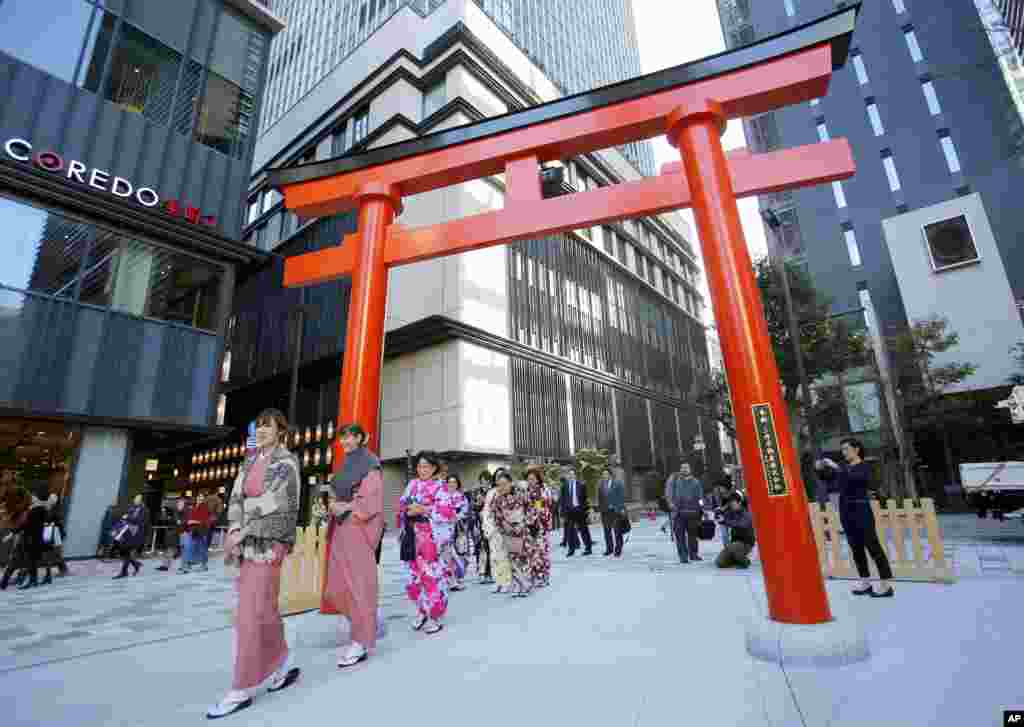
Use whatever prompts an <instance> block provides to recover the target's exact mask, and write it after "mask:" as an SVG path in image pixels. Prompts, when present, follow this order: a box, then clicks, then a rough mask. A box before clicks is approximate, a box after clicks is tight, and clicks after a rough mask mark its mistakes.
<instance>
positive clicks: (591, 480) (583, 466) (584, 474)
mask: <svg viewBox="0 0 1024 727" xmlns="http://www.w3.org/2000/svg"><path fill="white" fill-rule="evenodd" d="M610 462H611V454H610V453H609V452H608V450H607V449H587V448H584V449H578V450H576V475H577V477H579V479H580V480H581V481H582V482H584V483H585V484H586V486H587V492H588V493H589V495H590V497H591V499H592V501H593V498H595V497H597V483H598V481H599V480H600V479H601V472H603V471H604V470H605V468H607V467H608V466H609V463H610Z"/></svg>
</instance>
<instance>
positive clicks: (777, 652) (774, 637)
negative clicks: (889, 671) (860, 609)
mask: <svg viewBox="0 0 1024 727" xmlns="http://www.w3.org/2000/svg"><path fill="white" fill-rule="evenodd" d="M853 598H854V596H850V597H849V598H842V597H840V598H835V597H833V598H832V599H831V603H830V606H831V609H832V615H833V620H832V621H830V622H828V623H824V624H810V625H804V624H785V623H779V622H778V621H772V620H770V619H768V618H767V617H765V616H763V615H759V616H758V617H755V618H753V619H751V620H750V621H749V622H748V623H747V624H746V643H747V653H748V654H750V655H751V656H753V657H754V658H755V659H760V660H761V661H767V662H771V663H774V664H779V665H780V666H802V667H808V666H809V667H840V666H847V665H848V664H856V663H857V662H861V661H867V660H868V659H870V658H871V647H870V644H869V642H868V638H867V633H866V632H865V630H864V627H863V624H862V623H861V620H860V619H859V618H858V616H857V613H856V609H855V608H853V607H852V606H853V604H851V603H850V600H851V599H853Z"/></svg>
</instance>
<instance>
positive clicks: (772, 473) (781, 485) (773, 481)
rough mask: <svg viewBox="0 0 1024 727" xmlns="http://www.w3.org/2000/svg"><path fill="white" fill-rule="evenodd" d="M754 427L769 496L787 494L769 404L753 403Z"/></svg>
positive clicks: (787, 489) (787, 483) (787, 487)
mask: <svg viewBox="0 0 1024 727" xmlns="http://www.w3.org/2000/svg"><path fill="white" fill-rule="evenodd" d="M751 409H752V410H753V412H754V428H755V430H756V431H757V448H758V450H759V451H760V452H761V465H762V466H763V467H764V479H765V482H767V483H768V496H769V497H783V496H785V495H788V494H789V482H787V481H786V473H785V471H784V470H783V469H782V460H781V459H780V458H779V437H778V435H777V434H776V433H775V417H774V416H773V415H772V407H771V404H754V405H753V406H751Z"/></svg>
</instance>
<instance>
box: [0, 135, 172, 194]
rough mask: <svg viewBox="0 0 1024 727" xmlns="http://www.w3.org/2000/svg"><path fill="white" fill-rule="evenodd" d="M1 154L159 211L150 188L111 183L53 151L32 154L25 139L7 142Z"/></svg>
mask: <svg viewBox="0 0 1024 727" xmlns="http://www.w3.org/2000/svg"><path fill="white" fill-rule="evenodd" d="M4 151H5V152H7V156H9V157H10V158H11V159H14V160H16V161H19V162H31V163H32V164H33V165H34V166H36V167H38V168H39V169H42V170H43V171H46V172H52V173H53V174H60V175H61V176H63V177H64V178H65V179H69V180H74V181H76V182H78V183H79V184H84V185H86V186H87V187H92V188H93V189H98V190H100V191H103V192H109V193H110V194H112V195H114V196H115V197H123V198H134V199H135V201H136V202H138V203H139V204H141V205H142V206H143V207H158V206H159V205H160V196H159V195H158V194H157V193H156V192H155V191H154V190H153V189H151V188H149V187H139V188H137V189H136V188H135V186H134V185H132V183H131V182H129V181H128V180H127V179H125V178H123V177H114V178H113V179H111V177H110V173H109V172H105V171H103V170H102V169H89V168H88V167H86V166H85V164H83V163H82V162H80V161H77V160H75V159H69V160H67V161H66V162H65V161H64V157H62V156H61V155H60V154H58V153H57V152H55V151H40V152H35V153H33V148H32V144H31V143H30V142H28V141H25V140H24V139H8V140H7V143H5V144H4Z"/></svg>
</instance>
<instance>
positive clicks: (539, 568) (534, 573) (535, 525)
mask: <svg viewBox="0 0 1024 727" xmlns="http://www.w3.org/2000/svg"><path fill="white" fill-rule="evenodd" d="M526 483H527V485H526V487H527V492H526V495H527V499H528V505H529V509H528V510H527V516H526V526H527V530H528V531H529V536H528V537H529V538H530V540H531V541H532V542H531V548H530V580H531V581H532V582H533V585H534V587H536V588H544V587H545V586H548V585H550V584H551V538H550V536H549V533H550V532H551V530H552V528H553V527H554V519H553V518H552V509H551V502H550V500H549V499H548V498H547V497H546V494H547V492H548V488H547V487H546V486H545V485H544V473H543V471H542V470H541V469H540V468H539V467H535V468H533V469H531V470H530V471H529V472H527V473H526Z"/></svg>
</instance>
